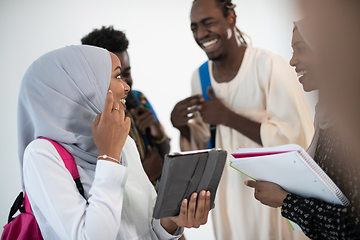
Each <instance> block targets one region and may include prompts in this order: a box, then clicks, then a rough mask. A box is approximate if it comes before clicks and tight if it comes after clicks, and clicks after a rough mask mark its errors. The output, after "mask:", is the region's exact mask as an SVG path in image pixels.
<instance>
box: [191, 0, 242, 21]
mask: <svg viewBox="0 0 360 240" xmlns="http://www.w3.org/2000/svg"><path fill="white" fill-rule="evenodd" d="M196 1H197V0H194V1H193V3H194V2H196ZM231 1H232V0H215V2H216V3H217V5H218V6H219V7H220V8H221V10H222V12H223V15H224V17H227V16H229V14H230V12H231V10H234V8H235V7H236V5H235V4H233V3H232V2H231Z"/></svg>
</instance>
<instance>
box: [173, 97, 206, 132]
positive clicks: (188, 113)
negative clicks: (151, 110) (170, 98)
mask: <svg viewBox="0 0 360 240" xmlns="http://www.w3.org/2000/svg"><path fill="white" fill-rule="evenodd" d="M204 101H205V100H204V98H202V97H201V95H195V96H191V97H188V98H186V99H184V100H182V101H180V102H178V103H177V104H176V105H175V107H174V109H173V110H172V112H171V123H172V124H173V126H174V127H175V128H177V129H180V128H181V127H183V126H186V125H187V123H188V121H189V120H190V119H192V118H194V117H196V112H197V111H198V106H199V104H201V103H202V102H204Z"/></svg>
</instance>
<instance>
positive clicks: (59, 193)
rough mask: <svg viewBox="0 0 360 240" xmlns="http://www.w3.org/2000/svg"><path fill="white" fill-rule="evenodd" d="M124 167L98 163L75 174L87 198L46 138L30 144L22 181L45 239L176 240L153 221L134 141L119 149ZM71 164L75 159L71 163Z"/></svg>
mask: <svg viewBox="0 0 360 240" xmlns="http://www.w3.org/2000/svg"><path fill="white" fill-rule="evenodd" d="M121 156H122V158H124V159H125V161H126V163H127V166H126V167H125V166H122V165H119V164H116V163H113V162H109V161H103V160H99V161H98V163H97V165H96V169H95V171H94V170H90V169H84V168H81V167H80V166H77V167H78V171H79V174H80V180H81V182H82V184H83V186H84V190H85V196H86V198H87V200H88V203H89V204H87V203H86V200H85V199H84V198H83V197H82V196H81V195H80V193H79V191H78V189H77V188H76V185H75V182H74V180H73V178H72V176H71V174H70V173H69V171H68V170H67V169H66V168H65V165H64V162H63V161H62V159H61V157H60V155H59V154H58V152H57V151H56V149H55V148H54V146H53V145H52V144H51V143H50V142H49V141H47V140H43V139H37V140H35V141H33V142H31V143H30V144H29V145H28V146H27V148H26V150H25V153H24V167H23V175H24V183H25V190H26V192H27V194H28V197H29V201H30V204H31V207H32V211H33V214H34V215H35V218H36V220H37V222H38V224H39V227H40V230H41V233H42V235H43V237H44V239H126V240H128V239H178V238H179V237H180V236H181V234H182V233H183V228H178V229H177V231H176V232H175V235H171V234H169V233H167V232H166V230H165V229H164V228H163V227H162V226H161V225H160V220H154V219H153V218H152V212H153V207H154V204H155V200H156V192H155V190H154V187H153V186H152V185H151V183H150V181H149V179H148V177H147V176H146V174H145V172H144V170H143V167H142V165H141V162H140V158H139V154H138V152H137V150H136V146H135V143H134V141H133V140H132V139H131V138H130V137H128V139H127V141H126V143H125V145H124V148H123V150H122V155H121ZM75 160H76V159H75Z"/></svg>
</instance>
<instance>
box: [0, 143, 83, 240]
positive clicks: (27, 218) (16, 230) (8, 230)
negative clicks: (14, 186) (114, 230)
mask: <svg viewBox="0 0 360 240" xmlns="http://www.w3.org/2000/svg"><path fill="white" fill-rule="evenodd" d="M40 139H45V140H48V141H49V142H51V143H52V144H53V145H54V147H55V148H56V150H57V151H58V153H59V155H60V157H61V159H62V160H63V161H64V164H65V167H66V169H67V170H68V171H69V172H70V173H71V176H72V177H73V179H74V181H75V184H76V187H77V188H78V190H79V192H80V194H81V195H82V196H83V197H84V198H85V195H84V188H83V186H82V184H81V182H80V175H79V172H78V170H77V167H76V163H75V160H74V157H73V156H72V155H71V154H70V153H69V152H68V151H66V149H65V148H64V147H63V146H61V145H60V144H59V143H57V142H55V141H53V140H50V139H47V138H40ZM18 210H19V211H20V214H19V215H18V216H16V217H15V218H13V216H14V214H15V213H16V212H17V211H18ZM13 239H20V240H42V239H43V237H42V235H41V232H40V228H39V225H38V224H37V222H36V219H35V216H34V215H33V214H32V212H31V206H30V202H29V199H28V197H27V194H26V192H25V196H24V195H23V192H20V194H19V195H18V196H17V198H16V200H15V202H14V203H13V206H12V207H11V209H10V213H9V218H8V224H6V225H5V226H4V231H3V233H2V235H1V240H13Z"/></svg>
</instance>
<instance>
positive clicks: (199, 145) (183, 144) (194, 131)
mask: <svg viewBox="0 0 360 240" xmlns="http://www.w3.org/2000/svg"><path fill="white" fill-rule="evenodd" d="M196 94H202V90H201V83H200V75H199V70H198V69H197V70H195V71H194V73H193V76H192V80H191V95H192V96H193V95H196ZM188 126H189V128H190V142H189V141H188V140H187V139H186V138H185V137H183V136H180V148H181V150H182V151H189V150H199V149H206V148H207V147H208V144H209V140H210V128H209V124H206V123H204V122H203V121H202V118H201V116H200V114H198V115H197V117H196V118H194V119H192V120H190V121H189V122H188Z"/></svg>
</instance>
